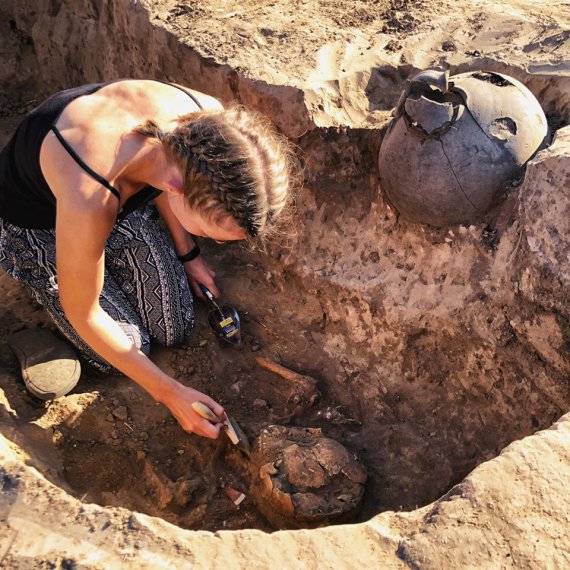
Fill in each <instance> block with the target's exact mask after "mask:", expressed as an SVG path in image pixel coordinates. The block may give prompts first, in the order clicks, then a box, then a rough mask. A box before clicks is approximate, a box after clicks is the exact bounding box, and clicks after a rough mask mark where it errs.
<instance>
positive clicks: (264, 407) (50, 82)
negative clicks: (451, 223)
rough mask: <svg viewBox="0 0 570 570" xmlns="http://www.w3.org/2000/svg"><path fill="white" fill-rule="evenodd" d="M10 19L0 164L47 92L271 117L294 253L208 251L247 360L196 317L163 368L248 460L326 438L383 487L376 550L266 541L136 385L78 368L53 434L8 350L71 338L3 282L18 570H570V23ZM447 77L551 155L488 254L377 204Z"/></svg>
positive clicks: (483, 12) (480, 5) (11, 15)
mask: <svg viewBox="0 0 570 570" xmlns="http://www.w3.org/2000/svg"><path fill="white" fill-rule="evenodd" d="M0 16H2V17H0V27H1V29H2V32H1V35H0V38H1V39H0V58H1V59H2V61H3V62H4V65H3V66H2V67H1V69H0V78H1V80H2V84H3V85H4V86H5V89H3V92H2V94H0V110H1V111H2V114H3V118H2V128H1V131H2V133H1V134H2V137H3V140H5V138H6V137H7V136H8V134H9V132H10V130H11V129H12V128H13V126H14V125H15V124H17V122H18V119H19V116H20V115H21V114H23V113H24V112H25V111H26V110H27V109H29V108H31V107H32V106H34V105H35V104H37V102H38V101H40V100H41V98H42V97H43V96H45V95H47V94H49V93H50V92H53V91H54V90H57V89H61V88H64V87H69V86H71V85H75V84H79V83H84V82H91V81H99V80H107V79H112V78H116V77H151V78H152V77H156V78H160V79H168V80H172V81H177V82H179V83H183V84H187V85H191V86H194V87H196V88H198V89H201V90H203V91H205V92H207V93H210V94H212V95H214V96H217V97H219V98H221V99H223V100H225V101H229V100H234V99H237V100H239V101H241V102H243V103H245V104H247V105H250V106H252V107H254V108H257V109H259V110H261V111H263V112H265V113H266V114H268V115H269V116H270V117H271V118H272V119H273V120H274V121H275V123H276V124H277V125H278V126H279V128H280V129H281V131H282V132H283V133H284V134H285V135H287V136H288V137H290V138H291V139H292V140H293V141H294V142H295V144H296V145H297V147H298V151H299V156H300V157H301V159H302V161H303V165H304V170H303V177H304V185H303V188H302V189H300V190H299V191H298V194H297V198H296V204H295V209H294V212H293V223H292V224H291V226H292V227H294V228H295V232H294V233H292V234H291V235H288V236H287V237H283V238H282V239H280V240H278V241H277V242H276V243H275V244H274V245H272V247H271V248H270V251H269V252H268V253H267V254H261V253H256V252H248V251H244V250H243V249H242V248H240V247H238V246H235V245H232V246H227V247H226V248H222V249H220V248H215V247H210V246H206V248H205V249H206V255H208V256H209V258H210V259H211V260H212V262H213V264H214V265H215V267H216V270H217V271H218V274H219V281H220V284H221V287H222V290H223V292H224V296H225V299H226V300H227V301H229V302H232V303H233V304H235V305H236V306H238V308H239V309H240V311H241V312H242V315H243V316H244V321H245V322H244V335H245V347H244V349H243V350H242V351H239V352H234V351H228V350H223V349H222V348H221V347H220V346H219V345H218V344H217V343H216V342H214V339H213V337H212V335H211V332H210V331H209V329H208V327H207V324H206V308H205V307H203V306H199V307H198V317H199V318H198V325H197V329H196V331H195V334H194V335H193V336H192V337H191V338H190V339H189V341H188V343H187V346H185V347H183V348H181V349H177V350H170V351H166V350H160V349H157V350H156V351H155V353H154V356H153V358H155V359H156V361H157V362H159V363H160V364H161V366H163V367H165V368H166V369H167V370H169V371H171V373H172V374H174V375H176V376H177V377H178V378H180V380H181V381H183V382H185V383H187V384H189V385H192V386H194V387H196V388H198V389H200V390H203V391H206V392H208V393H209V394H211V395H212V396H213V397H215V398H216V399H218V400H220V401H221V402H222V403H223V404H224V405H225V406H226V408H227V409H229V410H231V413H232V414H233V415H235V417H236V418H237V419H238V421H239V422H240V423H241V424H242V426H243V427H244V429H245V431H246V432H247V434H248V435H249V436H250V437H252V438H254V437H255V436H256V435H258V434H259V433H260V431H261V430H262V429H263V428H264V427H266V426H267V425H269V424H271V423H277V424H285V425H291V426H308V427H319V428H321V429H322V430H323V432H324V433H325V434H326V435H328V436H329V437H332V438H334V439H336V440H337V441H340V442H341V443H343V444H344V445H345V446H346V447H347V448H348V449H349V450H350V451H351V452H353V453H354V454H355V455H356V456H357V457H358V458H359V459H360V460H361V461H362V462H363V464H364V465H365V466H366V468H367V470H368V474H369V480H368V483H367V490H366V493H365V496H364V501H363V505H362V510H361V514H360V518H359V519H358V520H357V521H356V522H358V524H353V525H351V526H342V527H340V526H337V527H334V526H331V527H326V528H322V529H317V530H311V531H308V530H302V531H296V532H292V531H281V532H275V533H273V534H264V533H262V532H259V531H271V530H272V527H271V526H270V525H269V523H268V522H267V521H266V519H265V518H264V517H263V516H262V515H261V513H260V511H259V510H258V508H257V506H256V504H255V502H254V501H253V500H252V497H251V496H250V494H249V492H248V488H249V477H250V475H249V472H248V469H247V468H246V467H245V466H244V465H243V463H242V462H240V461H238V458H237V456H236V452H235V451H233V450H232V449H231V448H229V447H228V446H227V445H226V444H225V443H224V442H222V441H220V442H218V443H214V442H209V441H205V440H202V439H200V438H197V437H194V436H189V435H187V434H185V433H184V432H182V430H181V429H180V428H179V427H178V426H177V425H176V424H175V422H174V420H173V419H172V418H170V417H169V415H168V413H167V411H166V410H165V409H164V408H163V407H162V406H160V405H156V404H155V403H154V402H153V401H152V400H151V399H150V398H149V397H148V396H147V395H146V394H145V393H143V392H142V391H141V390H139V389H138V388H137V387H136V386H135V385H134V384H133V383H130V382H129V381H128V380H126V379H109V378H105V377H100V376H97V375H96V374H95V373H94V372H92V371H90V370H88V369H85V371H84V375H83V378H82V382H81V384H80V386H79V389H78V390H77V391H76V392H75V393H74V394H72V395H70V396H68V397H66V398H62V399H60V400H58V401H56V402H54V403H53V404H51V405H50V406H49V407H47V408H38V407H35V406H34V405H33V404H32V403H31V402H30V401H29V400H28V399H27V397H26V395H25V392H24V390H23V389H22V386H21V385H20V383H19V382H18V367H17V364H16V360H15V358H14V357H13V355H12V354H11V352H10V351H9V349H8V348H7V346H6V345H5V343H4V342H3V341H4V339H5V337H6V335H7V334H8V333H10V332H13V331H15V330H19V329H20V328H23V327H24V326H31V325H35V324H41V325H43V326H51V325H49V322H48V320H47V319H46V317H45V315H44V314H43V312H42V310H41V308H40V307H37V306H35V305H34V304H33V303H32V302H31V301H30V299H29V297H28V295H27V293H26V292H25V291H22V290H20V289H19V288H18V287H17V286H15V285H14V284H13V283H12V282H11V281H10V279H9V278H8V277H7V276H6V275H0V294H1V299H2V306H1V309H0V340H2V342H1V343H0V389H1V392H0V393H1V394H2V396H1V399H0V404H1V405H0V427H1V431H2V439H1V447H0V481H1V486H0V489H1V492H0V568H1V567H5V568H76V567H77V568H110V567H112V568H120V567H133V566H136V567H140V568H147V567H148V568H157V567H160V568H170V567H172V568H186V567H188V568H190V567H192V568H212V567H214V566H219V565H220V564H223V565H224V566H227V567H230V568H269V567H275V565H276V564H277V566H279V567H283V568H317V567H318V568H333V567H334V568H357V567H361V566H364V565H368V566H370V565H373V567H386V568H389V567H394V568H406V567H410V568H422V569H423V568H498V567H499V568H503V567H505V568H507V567H516V568H564V567H568V566H570V552H569V547H568V540H567V536H568V534H569V532H570V519H569V518H568V513H569V512H570V508H569V507H570V494H569V493H568V484H567V481H568V477H569V475H570V456H569V451H568V450H569V449H570V446H569V444H570V433H569V431H568V430H569V428H568V426H569V419H568V416H564V417H563V418H562V419H561V420H559V421H558V422H557V420H558V419H559V418H560V417H561V416H563V414H564V413H566V412H568V409H569V407H570V390H569V382H568V380H569V377H570V360H569V355H570V350H569V348H570V340H569V338H570V337H569V322H570V299H569V293H568V291H569V285H570V256H569V254H570V245H569V236H570V231H569V230H570V228H569V223H570V222H569V220H570V215H569V214H570V205H569V203H570V130H569V127H567V125H569V124H570V46H569V43H570V4H569V3H568V2H562V1H558V0H553V1H549V2H546V1H544V2H527V1H522V0H509V1H506V2H502V3H500V4H499V3H496V2H490V1H487V0H480V1H478V2H470V3H467V2H462V1H451V0H449V1H447V2H446V1H439V0H438V1H437V2H430V1H427V0H424V1H406V0H390V1H382V0H380V1H377V2H374V1H370V2H364V1H362V2H358V1H346V2H340V1H321V2H285V1H283V0H281V1H275V2H242V3H240V5H239V6H236V4H235V3H233V2H232V3H230V2H224V1H221V0H218V1H212V2H208V1H205V2H201V3H199V4H196V3H193V2H180V1H178V2H176V1H170V0H168V1H153V2H151V1H148V0H142V1H137V0H121V1H119V2H115V3H113V4H112V5H109V4H108V3H106V2H103V1H102V0H94V1H89V2H88V1H84V0H79V1H76V2H73V3H69V2H63V1H59V0H50V1H49V2H48V1H41V0H35V1H34V2H31V3H26V4H25V5H22V4H20V3H18V2H16V1H15V0H7V1H5V2H3V4H2V6H1V7H0ZM427 67H438V68H443V69H450V71H451V72H452V73H455V72H461V71H465V70H469V69H490V70H495V71H500V72H504V73H508V74H511V75H513V76H515V77H516V78H517V79H519V80H521V81H522V82H523V83H525V84H526V85H527V86H528V87H529V88H530V89H531V90H532V91H533V93H534V94H535V95H536V96H537V97H538V99H539V101H540V102H541V104H542V106H543V108H544V109H545V112H546V113H547V116H548V118H549V122H550V124H551V126H552V128H553V130H557V138H556V140H555V142H554V144H553V145H552V146H551V147H550V148H549V149H547V150H545V151H543V152H541V153H540V154H539V155H538V156H537V157H536V158H535V159H534V160H533V161H532V162H531V164H530V165H529V167H528V169H527V172H526V176H525V178H524V180H522V181H514V184H513V186H512V187H511V188H510V189H509V191H508V192H507V193H506V195H505V198H504V199H503V200H502V201H501V202H500V203H499V204H498V205H497V206H496V207H495V208H494V209H493V210H492V211H491V212H490V213H489V214H488V215H487V216H486V217H485V219H482V220H478V221H476V223H474V224H473V225H471V226H469V227H465V226H459V227H453V228H449V229H445V230H441V229H440V230H435V229H433V228H430V227H427V226H420V225H415V224H409V223H407V222H406V221H405V220H404V219H402V218H400V217H399V216H398V215H397V213H396V212H394V211H393V210H392V209H391V208H390V206H389V204H388V203H387V202H386V200H385V198H384V195H383V193H382V189H381V185H380V181H379V180H378V175H377V170H376V162H377V153H378V149H379V146H380V143H381V140H382V135H383V132H384V129H385V126H386V124H387V122H388V120H389V115H390V110H391V108H392V107H393V106H394V104H395V102H396V100H397V98H398V96H399V93H400V91H401V89H402V86H403V84H404V81H405V80H406V78H408V77H410V76H411V75H413V74H414V73H415V72H416V71H418V70H420V69H424V68H427ZM206 341H207V342H206ZM259 354H262V355H263V356H265V357H268V358H271V359H273V360H276V361H279V362H281V363H283V364H285V365H287V366H289V367H290V368H292V369H295V370H298V371H301V372H303V373H305V374H310V375H312V376H314V377H315V378H317V379H318V384H319V389H320V391H321V394H322V395H321V399H320V400H319V401H318V402H317V403H316V404H315V406H313V407H311V408H306V409H303V410H301V411H300V412H299V413H297V414H295V415H291V414H290V412H291V410H290V409H289V408H288V402H287V401H286V400H285V399H284V398H283V385H282V381H280V379H279V378H277V377H275V376H274V375H272V374H271V373H269V372H267V371H264V370H262V369H261V368H260V367H259V366H258V365H257V364H256V361H255V358H256V356H257V355H259ZM554 422H557V423H554ZM553 423H554V425H553ZM551 426H552V427H551ZM536 432H538V433H536ZM533 434H534V435H533ZM517 440H520V441H517ZM511 442H515V443H511ZM509 444H510V445H509ZM228 486H231V487H235V488H237V489H239V490H243V491H245V492H246V494H247V495H248V496H247V498H246V499H245V501H244V502H243V503H242V504H241V505H240V506H239V507H236V506H235V505H234V504H233V503H232V502H231V501H230V500H229V499H228V497H227V495H226V494H225V492H224V489H225V488H227V487H228ZM414 509H415V510H414ZM139 513H145V514H144V515H142V514H139ZM378 513H380V514H378ZM147 515H150V516H147ZM154 517H160V518H162V519H164V520H166V521H168V522H167V523H165V522H163V521H161V520H159V519H158V518H154ZM169 523H173V524H169ZM174 525H176V526H174ZM182 529H190V530H182ZM197 529H200V530H202V531H214V534H212V533H210V532H194V530H197ZM238 529H242V530H238ZM244 529H245V530H244ZM252 529H258V530H252ZM226 530H229V531H231V532H226ZM348 546H350V548H349V547H348ZM276 561H278V562H276Z"/></svg>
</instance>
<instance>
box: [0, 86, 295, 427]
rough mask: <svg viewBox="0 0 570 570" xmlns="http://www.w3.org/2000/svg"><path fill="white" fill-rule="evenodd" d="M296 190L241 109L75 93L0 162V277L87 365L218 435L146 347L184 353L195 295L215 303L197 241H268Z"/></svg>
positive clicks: (94, 90)
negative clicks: (204, 291)
mask: <svg viewBox="0 0 570 570" xmlns="http://www.w3.org/2000/svg"><path fill="white" fill-rule="evenodd" d="M288 191H289V161H288V153H287V151H286V149H285V148H284V146H283V144H282V142H281V139H280V138H279V137H278V136H277V135H275V134H274V133H273V131H272V130H271V129H270V128H269V127H268V126H266V124H265V123H264V122H263V121H261V120H260V118H259V117H256V116H253V115H251V114H249V113H248V112H246V111H245V110H244V109H242V108H239V107H235V108H231V109H228V110H224V109H223V107H222V106H221V104H220V103H219V102H218V101H217V100H215V99H213V98H211V97H209V96H207V95H204V94H201V93H198V92H195V91H191V90H188V89H185V88H182V87H180V86H178V85H173V84H168V83H161V82H158V81H146V80H120V81H116V82H112V83H106V84H96V85H87V86H83V87H78V88H75V89H70V90H67V91H63V92H61V93H58V94H56V95H54V96H52V97H51V98H49V99H47V100H46V101H45V102H44V103H42V104H41V105H40V106H39V107H38V108H36V109H35V110H34V111H32V112H31V113H30V114H29V115H28V116H27V117H26V118H25V119H24V121H23V122H22V123H21V125H20V126H19V128H18V130H17V131H16V133H15V134H14V136H13V138H12V139H11V141H10V142H9V143H8V145H7V146H6V147H5V148H4V150H3V151H2V153H1V154H0V266H1V267H3V268H4V269H5V270H6V271H7V272H8V273H9V274H10V275H11V276H12V277H14V278H15V279H17V280H18V281H20V282H22V283H24V284H25V285H26V286H27V287H29V288H30V289H31V291H32V293H33V295H34V297H35V298H36V299H37V300H38V301H39V302H40V303H41V304H42V305H43V306H44V308H45V309H46V310H47V311H48V312H49V314H50V315H51V317H52V318H53V320H54V321H55V323H56V325H57V327H58V328H59V330H60V331H61V332H62V333H63V335H64V336H65V337H66V338H67V339H68V340H69V341H70V342H71V343H72V344H73V345H75V346H76V347H77V348H78V349H79V350H80V352H81V353H82V354H83V356H84V357H85V358H86V359H87V360H88V361H89V362H91V363H92V364H93V365H94V366H96V367H97V368H99V369H100V370H103V371H105V372H112V371H113V370H114V369H116V370H118V371H120V372H122V373H123V374H125V375H126V376H128V377H130V378H131V379H132V380H134V381H135V382H136V383H138V384H139V385H140V386H142V387H143V388H144V389H145V390H147V391H148V392H149V393H150V394H151V395H152V396H153V398H155V399H156V400H157V401H159V402H162V403H163V404H165V405H166V406H167V407H168V408H169V410H170V411H171V412H172V414H173V415H174V416H175V417H176V419H177V420H178V421H179V422H180V424H181V425H182V427H183V428H184V429H186V430H187V431H192V432H195V433H197V434H200V435H203V436H206V437H211V438H215V437H217V436H218V433H219V429H220V426H219V425H217V426H214V425H212V424H210V423H209V422H207V421H206V420H204V419H202V418H201V417H200V416H198V414H196V412H195V411H194V410H193V408H192V407H191V404H192V403H193V402H194V401H201V402H204V403H205V404H207V405H209V406H210V407H211V408H212V409H213V410H214V412H215V413H216V414H217V415H218V416H219V417H223V416H224V410H223V409H222V407H221V406H219V405H218V404H217V403H216V402H214V401H213V400H212V399H211V398H209V397H208V396H206V395H205V394H202V393H200V392H198V391H196V390H193V389H192V388H188V387H185V386H183V385H182V384H180V383H179V382H177V381H176V380H175V379H174V378H172V377H170V376H169V375H168V374H166V373H164V372H163V371H162V370H160V369H159V368H158V367H157V366H156V365H155V364H153V362H151V360H150V359H149V358H148V357H147V355H148V353H149V350H150V341H151V340H154V341H156V342H159V343H161V344H163V345H166V346H175V345H177V344H180V343H182V341H183V340H184V337H185V336H186V335H187V334H188V332H189V331H190V329H191V327H192V324H193V318H194V317H193V309H192V293H191V287H192V288H193V289H194V291H195V292H196V293H197V294H198V295H200V292H199V288H198V286H199V285H200V284H204V285H206V286H207V287H208V288H210V289H211V290H212V291H213V292H214V293H216V292H217V290H216V286H215V283H214V276H215V274H214V272H213V271H212V269H211V268H210V267H208V265H207V264H206V263H205V262H204V261H203V260H202V258H201V257H200V256H199V255H197V254H198V253H199V250H198V249H197V247H196V245H195V243H194V242H193V240H192V235H197V236H203V237H208V238H211V239H213V240H215V241H217V242H225V241H228V240H242V239H247V238H258V237H263V236H264V235H265V234H267V233H268V232H269V231H270V230H271V228H272V226H273V225H274V222H275V220H276V218H277V217H278V215H279V214H280V212H281V211H282V209H283V208H284V206H285V203H286V201H287V195H288ZM151 201H152V202H151ZM159 214H160V217H161V218H162V219H163V220H164V223H165V225H166V226H167V228H168V231H169V233H170V236H171V239H169V237H168V235H167V234H166V233H165V232H164V230H163V229H162V227H161V225H160V223H159Z"/></svg>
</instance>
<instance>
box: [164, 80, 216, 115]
mask: <svg viewBox="0 0 570 570" xmlns="http://www.w3.org/2000/svg"><path fill="white" fill-rule="evenodd" d="M172 85H175V86H176V87H178V88H180V89H184V91H188V92H189V93H191V94H192V95H193V96H194V97H195V98H196V99H197V100H198V102H199V103H200V105H201V106H202V108H203V109H206V110H207V111H223V109H224V106H223V105H222V103H221V102H220V101H219V100H218V99H216V98H215V97H212V96H211V95H207V94H206V93H202V92H200V91H196V89H191V88H190V87H184V86H183V85H179V84H178V83H172Z"/></svg>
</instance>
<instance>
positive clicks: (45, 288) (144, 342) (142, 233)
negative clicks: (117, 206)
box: [0, 204, 194, 374]
mask: <svg viewBox="0 0 570 570" xmlns="http://www.w3.org/2000/svg"><path fill="white" fill-rule="evenodd" d="M0 267H2V268H3V269H4V270H5V271H6V272H7V273H8V274H10V275H11V276H12V277H13V278H14V279H16V280H17V281H20V282H21V283H23V284H24V285H25V286H26V287H27V288H29V289H30V290H31V292H32V294H33V296H34V297H35V299H36V300H37V301H38V302H39V303H40V304H41V305H43V307H44V308H45V310H46V311H47V312H48V313H49V314H50V316H51V317H52V319H53V320H54V322H55V324H56V325H57V327H58V328H59V330H60V331H61V333H62V334H63V335H64V336H65V337H66V338H67V339H68V340H69V341H70V342H71V343H72V344H73V345H74V346H75V347H76V348H77V349H78V350H79V352H80V353H81V354H82V356H83V357H84V358H85V359H86V360H87V361H88V362H89V363H90V364H92V365H93V366H95V367H96V368H97V369H98V370H101V371H102V372H106V373H115V374H116V373H117V371H116V370H115V369H114V368H113V367H112V366H111V365H110V364H109V363H108V362H106V361H105V360H103V359H102V358H101V357H100V356H99V355H98V354H97V353H96V352H94V351H93V350H92V349H91V348H90V347H89V346H88V345H87V344H86V343H85V342H84V341H83V339H82V338H81V337H80V336H79V335H78V334H77V333H76V332H75V329H74V328H73V327H72V326H71V325H70V324H69V322H68V320H67V318H66V317H65V314H64V312H63V309H62V307H61V303H60V301H59V293H58V285H57V273H56V265H55V230H26V229H22V228H19V227H17V226H14V225H12V224H9V223H8V222H5V221H2V219H0ZM76 286H77V287H81V283H77V284H76ZM99 303H100V305H101V307H102V308H103V310H105V311H106V312H107V313H108V314H109V315H110V316H111V317H112V318H113V319H114V320H115V321H116V322H117V323H118V324H119V326H120V327H121V329H122V330H123V331H124V333H125V334H126V335H127V336H128V337H129V338H130V339H131V340H132V342H133V343H134V344H135V345H136V346H137V347H138V348H140V349H141V350H142V351H143V352H144V353H145V354H148V353H149V352H150V342H151V340H153V341H156V342H158V343H160V344H162V345H165V346H176V345H179V344H181V343H182V342H183V341H184V338H185V336H186V335H188V334H189V333H190V330H191V329H192V326H193V324H194V310H193V306H192V293H191V292H190V287H189V285H188V280H187V277H186V274H185V272H184V268H183V267H182V264H181V263H180V262H179V261H178V259H177V257H176V254H175V252H174V249H173V248H172V245H171V243H170V240H169V237H168V235H167V234H166V232H165V231H164V230H163V229H162V227H161V226H160V224H159V220H158V213H157V212H156V209H155V207H154V206H153V205H150V204H149V205H147V206H145V207H144V208H141V209H139V210H135V211H134V212H132V213H131V214H129V215H128V216H126V217H125V218H124V219H122V220H120V221H118V222H117V224H116V225H115V227H114V229H113V231H112V232H111V235H110V236H109V238H108V240H107V244H106V246H105V281H104V285H103V291H102V292H101V296H100V298H99Z"/></svg>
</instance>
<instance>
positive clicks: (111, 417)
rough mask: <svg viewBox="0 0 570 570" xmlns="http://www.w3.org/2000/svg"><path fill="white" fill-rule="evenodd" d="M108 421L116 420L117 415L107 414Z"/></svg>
mask: <svg viewBox="0 0 570 570" xmlns="http://www.w3.org/2000/svg"><path fill="white" fill-rule="evenodd" d="M105 419H106V420H107V421H108V422H114V421H115V416H114V415H113V414H107V417H106V418H105Z"/></svg>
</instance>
